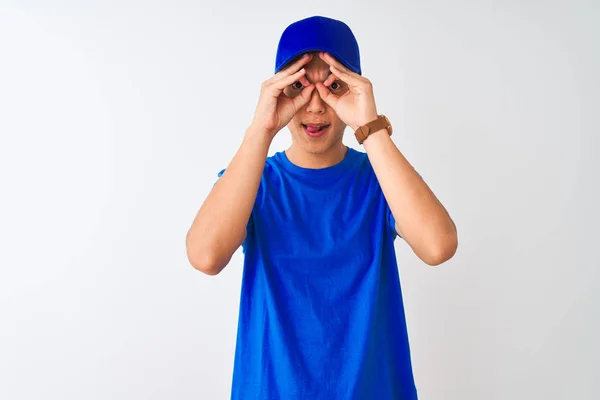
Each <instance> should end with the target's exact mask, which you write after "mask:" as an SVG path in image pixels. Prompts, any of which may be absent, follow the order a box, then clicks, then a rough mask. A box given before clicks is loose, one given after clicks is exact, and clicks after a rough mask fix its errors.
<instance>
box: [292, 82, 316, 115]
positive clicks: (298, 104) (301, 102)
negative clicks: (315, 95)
mask: <svg viewBox="0 0 600 400" xmlns="http://www.w3.org/2000/svg"><path fill="white" fill-rule="evenodd" d="M314 89H315V85H308V86H307V87H305V88H304V90H303V91H302V92H300V94H299V95H297V96H296V97H294V99H293V102H294V108H295V109H296V111H297V110H299V109H300V108H302V107H304V106H305V105H306V103H308V102H309V101H310V96H311V94H312V92H313V90H314Z"/></svg>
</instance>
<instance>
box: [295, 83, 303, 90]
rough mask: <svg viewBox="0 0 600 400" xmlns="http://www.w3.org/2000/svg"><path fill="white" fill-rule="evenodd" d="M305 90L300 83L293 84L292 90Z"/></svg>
mask: <svg viewBox="0 0 600 400" xmlns="http://www.w3.org/2000/svg"><path fill="white" fill-rule="evenodd" d="M303 88H304V86H303V85H302V84H301V83H300V82H298V81H296V82H294V83H292V89H296V90H301V89H303Z"/></svg>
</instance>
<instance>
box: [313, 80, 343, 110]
mask: <svg viewBox="0 0 600 400" xmlns="http://www.w3.org/2000/svg"><path fill="white" fill-rule="evenodd" d="M315 87H316V88H317V91H318V92H319V96H321V99H323V101H324V102H325V103H326V104H327V105H329V106H330V107H331V108H333V109H334V110H335V106H336V105H337V101H338V99H339V97H338V96H336V95H335V94H333V93H331V91H330V90H329V89H328V88H327V87H325V85H324V84H323V83H321V82H317V83H316V85H315Z"/></svg>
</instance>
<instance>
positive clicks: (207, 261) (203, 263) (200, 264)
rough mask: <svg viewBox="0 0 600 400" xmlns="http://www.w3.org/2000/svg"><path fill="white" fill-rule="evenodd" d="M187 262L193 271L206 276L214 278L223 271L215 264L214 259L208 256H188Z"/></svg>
mask: <svg viewBox="0 0 600 400" xmlns="http://www.w3.org/2000/svg"><path fill="white" fill-rule="evenodd" d="M188 260H189V262H190V264H191V265H192V267H194V269H195V270H197V271H200V272H202V273H204V274H206V275H210V276H215V275H218V274H219V273H220V272H221V271H222V270H223V268H222V267H221V266H220V264H219V263H217V262H215V261H214V260H215V258H214V257H212V256H211V255H210V254H204V255H202V254H197V255H194V256H191V255H189V254H188Z"/></svg>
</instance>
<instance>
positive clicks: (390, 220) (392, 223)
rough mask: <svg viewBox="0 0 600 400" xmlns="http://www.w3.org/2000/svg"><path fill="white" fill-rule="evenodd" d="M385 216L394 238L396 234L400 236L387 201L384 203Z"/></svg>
mask: <svg viewBox="0 0 600 400" xmlns="http://www.w3.org/2000/svg"><path fill="white" fill-rule="evenodd" d="M385 216H386V220H387V226H388V228H389V230H390V232H391V234H392V237H393V238H394V239H396V236H398V237H402V236H400V233H398V231H396V219H395V218H394V214H392V210H391V209H390V206H389V205H388V204H387V202H386V203H385Z"/></svg>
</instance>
